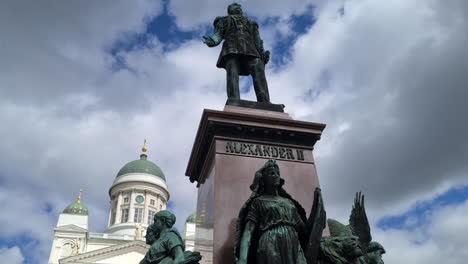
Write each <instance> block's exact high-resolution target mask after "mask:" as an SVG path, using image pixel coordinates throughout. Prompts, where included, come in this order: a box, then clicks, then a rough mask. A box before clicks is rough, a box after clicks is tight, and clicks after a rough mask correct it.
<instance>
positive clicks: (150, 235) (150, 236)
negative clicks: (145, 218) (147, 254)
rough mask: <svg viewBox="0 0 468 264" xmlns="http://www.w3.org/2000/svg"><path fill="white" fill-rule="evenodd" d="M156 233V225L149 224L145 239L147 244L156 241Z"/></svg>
mask: <svg viewBox="0 0 468 264" xmlns="http://www.w3.org/2000/svg"><path fill="white" fill-rule="evenodd" d="M156 239H157V238H156V234H155V228H154V225H152V224H151V225H149V226H148V228H147V229H146V235H145V240H146V244H148V245H152V244H153V243H154V242H156Z"/></svg>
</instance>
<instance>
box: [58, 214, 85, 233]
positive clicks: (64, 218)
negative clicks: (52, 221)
mask: <svg viewBox="0 0 468 264" xmlns="http://www.w3.org/2000/svg"><path fill="white" fill-rule="evenodd" d="M66 225H76V226H79V227H81V228H84V229H86V230H88V216H87V215H75V214H63V213H62V214H60V215H59V219H58V222H57V227H59V226H66Z"/></svg>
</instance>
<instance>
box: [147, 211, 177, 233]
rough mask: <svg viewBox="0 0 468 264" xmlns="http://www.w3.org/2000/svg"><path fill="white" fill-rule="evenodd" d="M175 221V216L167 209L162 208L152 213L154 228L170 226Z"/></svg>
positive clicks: (159, 228)
mask: <svg viewBox="0 0 468 264" xmlns="http://www.w3.org/2000/svg"><path fill="white" fill-rule="evenodd" d="M175 222H176V216H175V215H174V214H173V213H171V212H169V211H167V210H162V211H159V212H157V213H156V214H155V215H154V223H153V225H154V228H155V229H156V230H158V231H159V230H161V229H164V228H171V227H172V226H173V225H174V224H175Z"/></svg>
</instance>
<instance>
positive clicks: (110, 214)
mask: <svg viewBox="0 0 468 264" xmlns="http://www.w3.org/2000/svg"><path fill="white" fill-rule="evenodd" d="M109 204H110V206H109V207H110V208H109V217H108V219H107V227H109V226H110V225H111V218H112V207H113V205H114V200H113V199H112V198H111V200H110V202H109Z"/></svg>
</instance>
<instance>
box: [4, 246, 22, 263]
mask: <svg viewBox="0 0 468 264" xmlns="http://www.w3.org/2000/svg"><path fill="white" fill-rule="evenodd" d="M0 259H1V260H2V262H3V263H8V264H21V263H23V260H24V257H23V255H22V254H21V251H20V249H19V248H18V247H12V248H0Z"/></svg>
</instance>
